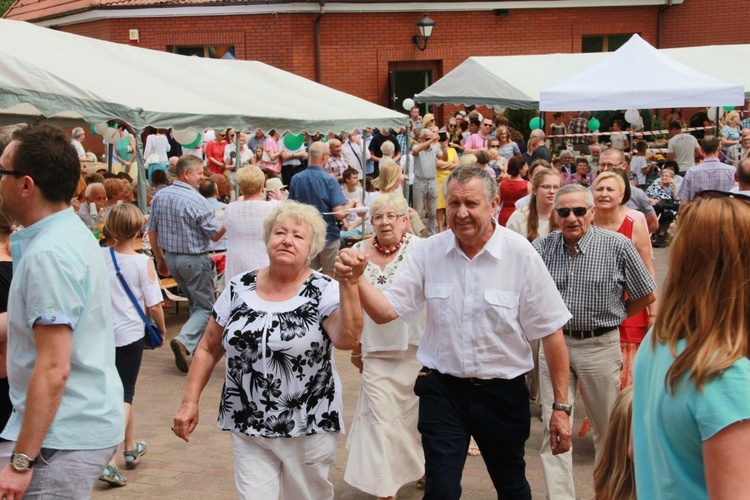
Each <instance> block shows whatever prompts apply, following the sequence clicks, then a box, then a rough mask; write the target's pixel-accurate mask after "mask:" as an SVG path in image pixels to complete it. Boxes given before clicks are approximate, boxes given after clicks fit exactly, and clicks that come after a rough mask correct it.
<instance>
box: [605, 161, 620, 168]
mask: <svg viewBox="0 0 750 500" xmlns="http://www.w3.org/2000/svg"><path fill="white" fill-rule="evenodd" d="M623 163H625V162H624V161H621V162H620V163H602V162H599V167H601V168H604V169H607V168H617V167H619V166H620V165H622V164H623Z"/></svg>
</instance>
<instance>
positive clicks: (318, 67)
mask: <svg viewBox="0 0 750 500" xmlns="http://www.w3.org/2000/svg"><path fill="white" fill-rule="evenodd" d="M671 1H672V0H670V2H671ZM318 5H320V13H319V14H318V15H317V16H315V81H316V82H318V83H322V80H323V62H322V61H321V56H320V21H321V20H322V19H323V14H324V13H325V12H324V11H325V6H326V2H325V0H320V1H319V2H318Z"/></svg>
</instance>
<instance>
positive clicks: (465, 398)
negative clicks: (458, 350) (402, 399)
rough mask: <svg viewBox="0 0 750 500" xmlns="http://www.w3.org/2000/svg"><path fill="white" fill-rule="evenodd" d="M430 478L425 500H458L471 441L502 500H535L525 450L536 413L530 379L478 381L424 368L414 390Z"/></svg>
mask: <svg viewBox="0 0 750 500" xmlns="http://www.w3.org/2000/svg"><path fill="white" fill-rule="evenodd" d="M414 393H415V394H416V395H417V396H419V432H420V433H421V434H422V447H423V448H424V455H425V462H426V464H425V472H426V475H427V479H426V487H425V494H424V498H425V499H441V500H449V499H458V498H460V496H461V475H462V473H463V468H464V464H465V462H466V451H467V449H468V447H469V438H470V436H474V439H475V440H476V442H477V445H478V446H479V449H480V450H481V452H482V458H483V459H484V463H485V465H486V466H487V471H488V472H489V474H490V478H491V479H492V483H493V484H494V486H495V489H496V490H497V495H498V498H503V499H524V500H529V499H531V488H530V487H529V483H528V481H527V480H526V461H525V460H524V445H525V443H526V440H527V439H528V438H529V433H530V428H531V422H530V420H531V413H530V411H529V391H528V389H527V388H526V384H525V379H524V376H523V375H521V376H519V377H516V378H515V379H512V380H499V379H497V380H493V381H475V382H472V379H459V378H455V377H451V376H449V375H443V374H441V373H440V372H438V371H436V370H430V369H428V368H423V369H422V371H421V372H420V373H419V376H418V377H417V381H416V383H415V385H414Z"/></svg>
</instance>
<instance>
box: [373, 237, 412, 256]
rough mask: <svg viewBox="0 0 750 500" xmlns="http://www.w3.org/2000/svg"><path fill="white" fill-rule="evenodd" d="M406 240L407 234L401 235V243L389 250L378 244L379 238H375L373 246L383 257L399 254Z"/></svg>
mask: <svg viewBox="0 0 750 500" xmlns="http://www.w3.org/2000/svg"><path fill="white" fill-rule="evenodd" d="M405 240H406V233H404V234H402V235H401V241H399V242H398V243H396V246H394V247H393V248H390V249H388V248H383V247H382V246H380V243H379V242H378V237H377V236H374V237H373V240H372V244H373V246H374V247H375V250H377V251H378V252H380V253H382V254H383V255H386V256H387V255H390V254H392V253H395V252H398V249H399V248H401V245H403V243H404V241H405Z"/></svg>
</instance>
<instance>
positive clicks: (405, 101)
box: [401, 99, 414, 111]
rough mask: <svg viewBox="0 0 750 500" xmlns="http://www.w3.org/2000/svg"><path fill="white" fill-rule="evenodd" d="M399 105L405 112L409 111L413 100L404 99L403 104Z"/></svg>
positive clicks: (412, 105)
mask: <svg viewBox="0 0 750 500" xmlns="http://www.w3.org/2000/svg"><path fill="white" fill-rule="evenodd" d="M401 105H402V106H403V107H404V109H405V110H406V111H411V108H413V107H414V99H404V102H403V103H401Z"/></svg>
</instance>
